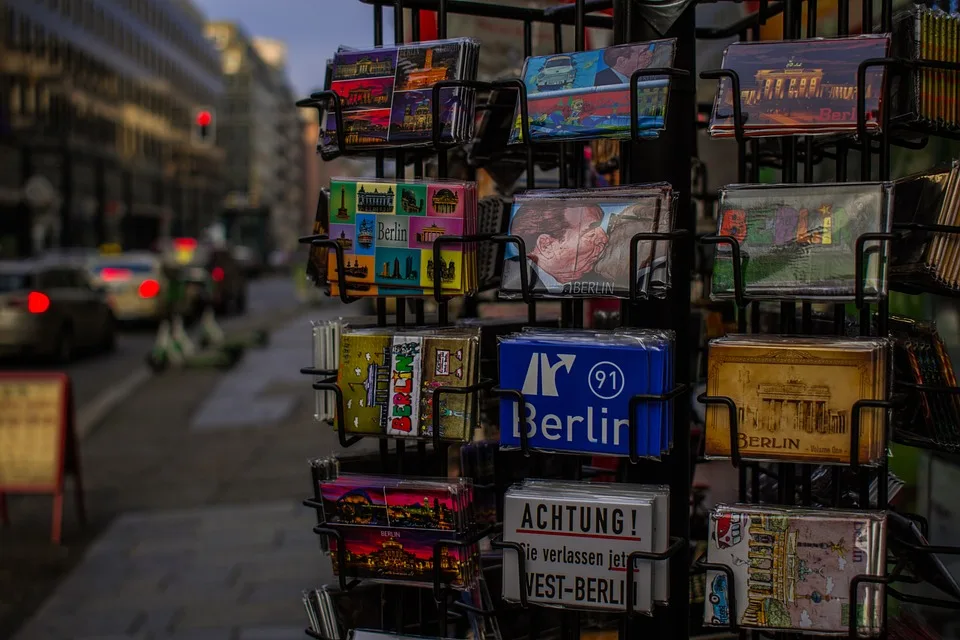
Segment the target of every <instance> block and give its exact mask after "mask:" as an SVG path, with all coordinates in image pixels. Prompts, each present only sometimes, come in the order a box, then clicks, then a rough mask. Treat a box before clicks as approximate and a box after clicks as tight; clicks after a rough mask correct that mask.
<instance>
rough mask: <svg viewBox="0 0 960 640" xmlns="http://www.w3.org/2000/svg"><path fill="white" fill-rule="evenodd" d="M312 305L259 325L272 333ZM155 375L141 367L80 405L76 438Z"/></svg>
mask: <svg viewBox="0 0 960 640" xmlns="http://www.w3.org/2000/svg"><path fill="white" fill-rule="evenodd" d="M310 308H311V307H310V305H298V306H297V307H296V308H293V309H290V311H289V312H287V313H283V312H281V313H279V314H277V315H275V316H269V315H267V316H266V317H265V318H264V319H263V321H262V322H261V323H260V325H261V326H260V328H262V329H264V330H266V331H267V332H269V333H272V332H273V331H276V330H277V329H278V328H279V327H282V326H283V325H285V324H287V323H288V322H290V321H291V320H293V319H295V318H297V317H299V316H302V315H303V314H304V313H307V312H308V311H309V309H310ZM237 320H238V321H239V322H238V324H241V326H240V327H234V328H232V330H234V331H241V332H242V331H248V330H251V329H252V327H250V328H248V327H247V326H245V325H247V324H248V322H246V321H247V320H248V318H238V319H237ZM255 322H256V321H255V320H253V319H252V318H250V319H249V324H254V323H255ZM154 375H156V374H155V373H154V372H153V371H152V370H151V369H149V368H148V367H140V368H139V369H137V370H136V371H134V372H133V373H132V374H131V375H129V376H127V377H125V378H123V379H122V380H120V381H119V382H118V383H117V384H115V385H114V386H113V387H112V388H110V389H108V390H106V391H104V392H103V393H101V394H100V395H98V396H97V397H96V398H94V399H93V400H91V401H90V402H87V403H86V404H84V405H83V406H82V407H80V408H78V409H77V414H76V423H75V427H76V430H77V439H78V440H80V441H82V440H83V439H84V438H86V437H87V436H89V435H90V434H91V433H93V432H94V431H95V430H96V428H97V427H98V426H100V424H101V423H102V422H103V421H104V420H105V419H106V418H107V416H109V415H110V413H111V412H112V411H113V410H114V409H116V408H117V406H118V405H120V403H122V402H123V401H124V400H126V399H127V398H129V397H130V396H131V395H133V393H134V392H136V391H137V390H138V389H139V388H140V387H142V386H143V385H144V384H146V383H147V382H149V381H150V380H151V379H152V378H153V377H154Z"/></svg>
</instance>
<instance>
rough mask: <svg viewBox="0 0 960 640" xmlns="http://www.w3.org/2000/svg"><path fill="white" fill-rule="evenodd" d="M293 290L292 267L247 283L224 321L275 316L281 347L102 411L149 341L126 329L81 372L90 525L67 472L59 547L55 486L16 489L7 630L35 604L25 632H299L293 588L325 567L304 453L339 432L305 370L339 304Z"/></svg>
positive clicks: (35, 636) (9, 533) (1, 611)
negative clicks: (323, 324) (317, 303)
mask: <svg viewBox="0 0 960 640" xmlns="http://www.w3.org/2000/svg"><path fill="white" fill-rule="evenodd" d="M292 289H293V287H292V285H291V284H290V279H289V278H286V279H276V278H274V279H270V278H267V279H263V280H259V281H254V282H252V283H251V285H250V304H249V310H248V313H247V315H246V316H242V317H237V318H233V319H229V320H227V321H225V322H224V326H225V327H226V328H227V329H242V328H245V327H252V326H265V327H268V328H269V329H270V334H271V335H270V342H269V345H268V346H267V347H266V348H263V349H251V350H248V351H247V352H246V353H245V355H244V357H243V359H242V360H241V361H240V363H239V364H237V365H236V366H235V367H234V368H233V369H231V370H227V371H219V370H215V369H196V370H189V369H188V370H172V371H166V372H163V373H160V374H158V375H146V374H144V376H145V378H144V380H143V381H141V382H140V383H139V385H137V386H136V387H133V388H132V390H131V392H130V393H129V395H128V396H127V397H125V398H123V397H117V398H115V399H114V401H113V403H112V404H113V405H114V406H113V407H112V408H108V409H96V408H95V407H96V405H97V404H98V403H100V404H101V405H104V406H106V405H105V404H104V400H103V399H102V398H103V393H104V391H103V390H107V389H110V388H121V389H122V388H124V387H131V385H130V383H129V380H130V379H132V377H133V376H135V375H137V374H136V372H138V371H141V370H142V369H143V368H144V367H143V357H144V353H145V352H146V349H148V348H149V346H150V343H151V340H152V337H151V336H150V335H149V334H146V333H145V334H143V335H139V334H133V335H124V336H123V337H122V339H121V340H120V342H119V344H118V349H117V351H116V353H114V354H111V355H110V356H107V357H100V358H91V359H89V360H87V361H82V362H78V363H77V364H75V365H74V366H73V367H71V369H70V373H71V376H72V377H73V379H74V380H76V382H77V398H78V405H79V409H80V410H79V412H78V413H79V414H80V415H87V416H94V417H96V416H95V413H96V412H101V413H103V414H104V415H102V416H101V417H100V419H99V421H98V422H89V423H88V424H87V426H86V427H85V432H84V435H83V436H82V442H81V446H80V450H81V463H82V469H83V480H84V482H85V493H86V502H87V514H88V521H89V522H88V524H87V526H86V527H85V528H81V527H80V525H79V522H78V520H77V510H76V508H75V502H74V499H73V498H74V493H73V485H72V483H71V482H70V481H69V480H68V484H67V487H68V491H67V495H66V499H65V516H64V523H65V524H64V543H63V545H62V547H61V548H56V547H53V546H51V545H50V544H49V527H50V499H49V497H48V496H11V498H10V500H9V502H10V505H9V506H10V518H11V525H10V526H9V527H7V528H6V529H2V530H0V593H4V594H7V593H13V594H17V596H16V597H15V598H14V600H13V602H9V601H7V600H3V601H0V637H10V636H9V633H10V632H11V631H12V630H13V629H14V628H16V626H17V625H18V623H20V622H22V621H23V620H22V617H23V616H24V614H25V613H26V612H29V611H31V610H33V609H34V608H35V607H37V606H39V609H36V612H35V614H34V615H33V616H32V619H31V620H29V621H28V622H27V623H26V624H25V625H24V626H23V627H22V628H21V629H20V631H19V633H18V634H17V635H16V636H14V637H15V638H16V639H17V640H46V639H48V638H49V639H50V640H54V639H57V640H60V639H63V638H68V637H69V638H76V639H83V638H89V639H91V640H92V639H93V638H115V637H117V638H119V637H123V638H128V637H132V638H143V639H147V638H182V639H187V638H210V639H211V640H216V639H219V638H224V639H227V638H242V639H244V640H247V639H253V638H271V639H274V640H283V639H284V638H287V637H290V638H293V637H302V634H303V628H302V625H298V624H297V621H299V620H300V619H301V618H302V610H301V609H302V607H301V605H300V603H299V599H298V597H297V596H298V594H299V593H300V592H301V591H302V590H304V589H307V588H312V587H314V586H316V585H318V584H321V583H323V582H324V581H325V579H329V577H330V576H329V564H328V563H324V562H323V558H322V556H321V555H320V554H319V553H317V540H316V537H315V536H314V535H313V534H312V532H311V526H312V524H311V521H312V518H313V514H311V513H310V512H309V510H307V509H306V508H304V507H302V506H301V505H300V501H301V500H302V499H303V498H304V497H306V496H307V495H308V494H309V489H310V485H309V472H308V467H307V464H306V461H307V459H308V458H309V457H310V456H313V455H317V454H318V453H324V452H329V451H331V450H332V449H333V448H335V447H336V444H337V443H336V436H335V434H334V433H333V432H332V431H330V430H327V429H324V428H322V427H320V426H319V425H318V424H317V423H315V422H314V420H313V392H312V391H311V389H310V385H309V379H308V378H305V377H304V376H302V375H300V374H299V367H300V366H306V365H308V364H309V362H307V361H305V359H306V358H309V354H310V352H311V332H310V320H322V319H332V318H335V317H337V316H338V314H339V311H340V307H339V305H337V304H335V303H326V304H325V305H324V306H321V307H314V308H312V309H309V310H308V309H307V308H305V307H301V306H299V305H298V304H297V302H296V298H295V296H294V294H293V290H292ZM98 389H99V390H100V392H99V393H98ZM91 407H94V409H91ZM71 569H72V572H70V573H69V576H68V577H66V579H65V580H64V581H63V582H62V583H60V584H59V586H57V584H56V583H57V580H58V579H60V578H63V577H64V576H65V575H66V574H67V573H68V572H69V571H70V570H71ZM54 588H55V589H54Z"/></svg>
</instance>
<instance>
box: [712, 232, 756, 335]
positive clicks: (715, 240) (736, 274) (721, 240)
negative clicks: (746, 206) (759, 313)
mask: <svg viewBox="0 0 960 640" xmlns="http://www.w3.org/2000/svg"><path fill="white" fill-rule="evenodd" d="M700 242H701V243H703V244H713V245H723V244H725V245H727V246H728V247H730V261H731V263H732V265H733V299H734V301H735V302H736V305H737V310H738V314H739V315H738V316H737V319H738V320H739V319H740V317H743V318H744V320H746V317H745V316H744V315H743V312H744V310H745V309H746V308H747V302H749V301H748V300H747V296H746V294H745V293H744V291H743V267H744V264H743V262H744V258H743V251H741V250H740V241H739V240H737V239H736V238H734V237H733V236H721V235H712V236H704V237H702V238H700ZM743 329H744V330H746V327H743Z"/></svg>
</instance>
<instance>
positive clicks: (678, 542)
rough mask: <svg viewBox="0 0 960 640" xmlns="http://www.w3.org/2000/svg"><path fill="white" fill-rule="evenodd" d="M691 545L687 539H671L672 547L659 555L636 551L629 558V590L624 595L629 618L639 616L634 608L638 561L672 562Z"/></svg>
mask: <svg viewBox="0 0 960 640" xmlns="http://www.w3.org/2000/svg"><path fill="white" fill-rule="evenodd" d="M688 544H689V543H688V542H687V540H686V539H685V538H676V537H673V536H671V537H670V546H669V547H667V549H666V551H661V552H659V553H654V552H652V551H634V552H633V553H631V554H630V555H629V556H627V588H626V593H625V594H624V595H625V596H626V598H627V617H628V618H632V617H633V616H635V615H636V614H637V612H636V611H635V610H634V608H633V598H634V593H635V591H636V589H637V585H636V582H635V581H634V579H633V574H634V573H635V572H636V566H635V565H636V561H638V560H649V561H651V562H663V561H664V560H670V559H671V558H673V556H675V555H677V554H678V553H679V552H680V550H681V549H683V548H684V547H686V546H687V545H688Z"/></svg>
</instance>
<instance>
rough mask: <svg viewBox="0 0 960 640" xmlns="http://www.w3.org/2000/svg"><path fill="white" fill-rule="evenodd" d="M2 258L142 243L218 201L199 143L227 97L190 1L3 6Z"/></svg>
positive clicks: (191, 229) (191, 228) (186, 227)
mask: <svg viewBox="0 0 960 640" xmlns="http://www.w3.org/2000/svg"><path fill="white" fill-rule="evenodd" d="M0 34H2V35H0V208H2V209H3V215H2V216H0V220H2V222H0V253H2V254H6V255H18V254H19V255H23V254H26V253H30V252H32V251H36V250H39V249H42V248H43V247H51V246H96V245H98V244H102V243H106V242H111V243H119V244H120V245H121V246H122V247H124V248H129V249H133V248H148V247H150V246H152V245H153V244H154V243H155V242H156V240H158V239H159V238H160V237H162V236H165V235H168V234H169V233H171V232H173V233H185V234H195V233H198V232H199V230H200V229H201V228H202V227H203V226H205V225H206V224H208V223H209V222H210V221H212V219H213V217H214V215H215V214H216V212H217V209H218V207H219V204H220V201H221V198H222V193H223V177H222V165H223V152H222V151H221V150H220V149H218V148H217V147H216V146H215V145H212V144H208V143H205V142H203V141H200V140H198V139H196V137H195V135H194V122H195V118H196V114H197V113H198V112H199V110H200V109H202V108H213V109H216V108H217V106H218V104H219V102H220V99H221V96H222V91H223V82H222V78H221V75H220V64H219V59H218V56H217V53H216V51H215V50H214V49H213V48H212V47H211V46H210V44H209V42H207V40H206V39H205V38H204V36H203V16H202V15H201V14H200V13H199V11H198V10H197V9H196V8H195V7H194V6H193V5H192V4H191V3H190V1H189V0H0Z"/></svg>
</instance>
